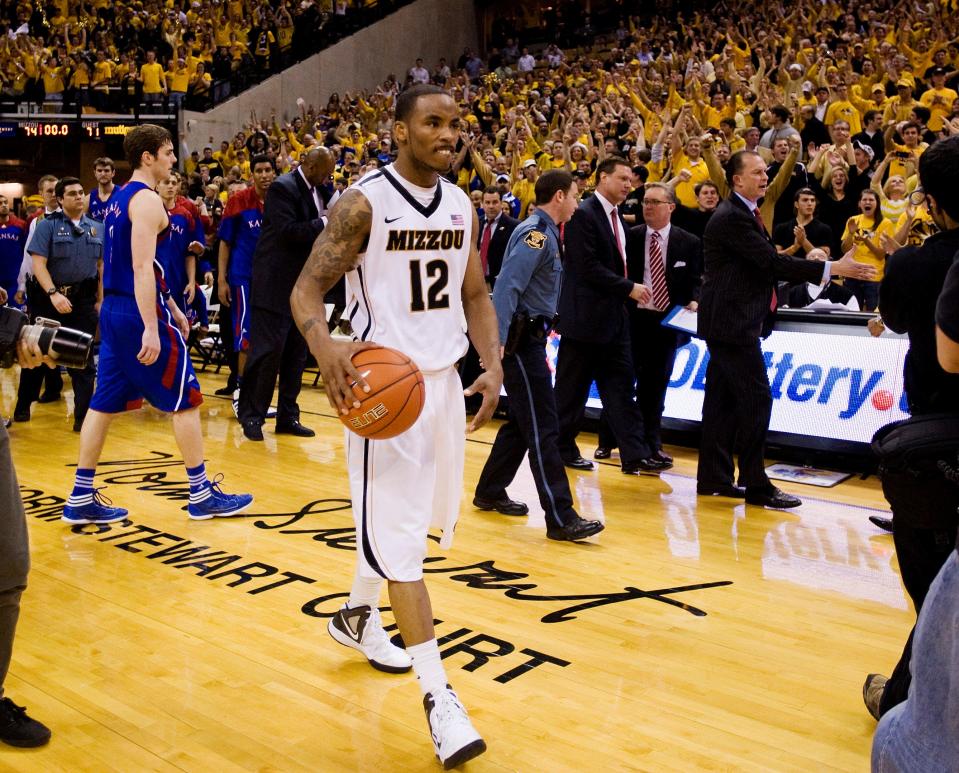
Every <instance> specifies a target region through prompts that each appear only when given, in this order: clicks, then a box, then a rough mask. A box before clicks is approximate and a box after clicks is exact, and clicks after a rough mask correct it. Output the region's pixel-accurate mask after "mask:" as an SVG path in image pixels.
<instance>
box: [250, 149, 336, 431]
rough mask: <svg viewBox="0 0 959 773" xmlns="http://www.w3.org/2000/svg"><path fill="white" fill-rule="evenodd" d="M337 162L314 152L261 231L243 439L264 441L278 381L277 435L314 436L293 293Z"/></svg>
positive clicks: (266, 210)
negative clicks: (304, 405)
mask: <svg viewBox="0 0 959 773" xmlns="http://www.w3.org/2000/svg"><path fill="white" fill-rule="evenodd" d="M333 165H334V162H333V155H332V154H331V153H330V151H329V150H327V149H326V148H323V147H317V148H314V149H312V150H311V151H309V152H308V153H307V154H306V155H305V156H304V158H303V159H302V162H301V163H300V166H299V168H298V169H296V171H293V172H290V173H289V174H284V175H281V176H280V177H277V178H276V180H274V181H273V184H272V185H271V186H270V188H269V190H268V193H267V196H266V199H265V201H264V202H263V226H262V228H263V230H262V231H261V232H260V239H259V241H258V242H257V245H256V252H255V253H254V254H253V280H252V282H251V283H250V295H251V299H250V305H251V306H252V320H251V324H250V339H251V340H250V353H249V356H248V359H247V363H246V369H245V370H244V373H243V389H241V390H240V406H239V413H238V417H239V419H240V423H241V424H242V425H243V434H244V435H246V437H247V438H249V439H250V440H263V429H262V427H263V422H264V420H265V419H266V414H267V411H268V410H269V407H270V401H271V400H272V398H273V389H274V387H275V386H276V379H277V374H279V377H280V393H279V401H278V403H277V410H276V432H277V433H278V434H290V435H296V436H298V437H313V435H315V434H316V433H315V432H314V431H313V430H312V429H310V428H308V427H304V426H303V425H302V424H301V423H300V408H299V406H298V405H297V402H296V399H297V396H298V395H299V394H300V382H301V379H302V377H303V369H304V368H305V366H306V357H307V347H306V342H305V341H304V340H303V336H302V335H300V331H299V330H297V328H296V325H295V324H294V323H293V316H292V313H291V311H290V294H291V293H292V292H293V285H294V284H295V283H296V279H297V277H298V276H299V275H300V271H301V270H302V268H303V264H304V263H305V262H306V258H307V256H308V255H309V254H310V249H311V248H312V246H313V242H314V241H316V237H317V236H319V234H320V232H321V231H322V230H323V227H324V225H325V223H326V218H325V217H324V213H325V212H326V204H327V202H328V201H329V193H328V192H327V190H326V189H325V188H323V187H321V186H323V184H324V183H326V182H327V181H328V180H329V178H330V175H331V174H332V172H333Z"/></svg>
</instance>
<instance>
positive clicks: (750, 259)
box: [697, 150, 874, 507]
mask: <svg viewBox="0 0 959 773" xmlns="http://www.w3.org/2000/svg"><path fill="white" fill-rule="evenodd" d="M726 179H727V182H728V183H729V187H730V188H731V189H732V191H733V192H732V193H731V194H730V196H729V198H728V199H726V201H724V202H723V203H722V204H720V205H719V206H718V207H717V208H716V214H714V215H713V216H712V218H711V219H710V221H709V224H708V225H707V226H706V233H705V236H704V238H703V247H704V257H705V261H704V262H705V273H704V276H703V287H702V291H701V293H700V305H699V336H700V337H701V338H703V339H705V340H706V344H707V346H708V347H709V357H710V359H709V365H708V366H707V370H706V395H705V397H704V399H703V424H702V444H701V446H700V453H699V470H698V473H697V491H698V493H700V494H705V495H721V496H729V497H736V498H740V499H741V498H745V499H746V502H747V503H749V504H755V505H764V506H767V507H798V506H799V505H801V504H802V502H801V501H800V500H799V499H798V498H797V497H794V496H791V495H790V494H786V493H785V492H783V491H780V490H779V489H778V488H776V487H775V486H773V485H772V483H770V481H769V478H768V477H766V470H765V467H764V462H763V455H764V450H765V445H766V431H767V430H768V428H769V417H770V414H771V412H772V394H771V393H770V390H769V379H768V377H767V374H766V363H765V361H764V360H763V353H762V349H761V347H760V345H759V339H760V337H763V338H765V337H766V336H768V335H769V333H770V332H772V327H773V322H774V319H775V311H776V306H777V305H778V301H777V299H776V295H775V290H776V282H777V281H778V280H780V279H785V280H788V281H792V282H816V283H819V282H825V281H827V280H828V279H829V277H830V276H831V275H835V274H839V275H842V276H851V277H855V278H864V277H865V278H868V277H870V276H874V270H873V269H872V268H871V267H870V266H866V265H864V264H862V263H857V262H856V261H854V260H853V259H852V253H849V254H848V255H846V256H844V257H843V258H842V259H841V260H838V261H835V262H830V261H828V260H822V259H821V256H820V260H801V259H798V258H792V257H789V256H786V255H781V254H780V253H779V252H778V251H777V250H776V246H775V245H774V244H773V243H772V241H771V240H770V238H769V233H768V231H767V230H766V226H765V224H764V223H763V221H762V216H761V215H760V214H759V207H758V204H757V202H758V201H759V199H761V198H762V196H763V194H764V193H765V192H766V183H767V180H768V178H767V176H766V164H765V162H764V161H763V160H762V157H761V156H760V155H759V154H758V153H754V152H752V151H747V150H742V151H739V152H738V153H735V154H734V155H733V156H732V158H730V159H729V165H728V166H727V168H726ZM813 252H815V250H813ZM806 257H807V258H810V257H817V256H816V255H813V254H812V253H811V254H809V255H807V256H806ZM734 446H736V447H738V448H739V450H740V453H739V483H740V486H743V487H744V488H740V487H737V486H735V485H734V483H733V447H734Z"/></svg>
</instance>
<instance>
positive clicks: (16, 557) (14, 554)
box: [0, 288, 53, 747]
mask: <svg viewBox="0 0 959 773" xmlns="http://www.w3.org/2000/svg"><path fill="white" fill-rule="evenodd" d="M6 295H7V293H6V290H4V289H3V288H0V303H5V302H6ZM17 361H18V362H19V363H20V366H21V367H22V368H23V369H24V370H23V372H22V374H21V375H25V374H26V373H28V372H32V371H28V370H27V368H36V366H37V365H40V364H41V363H46V364H48V365H53V361H52V360H50V359H49V358H47V357H42V356H41V354H40V348H39V347H38V346H37V345H36V343H34V344H27V343H26V342H25V341H21V342H20V343H19V344H18V345H17ZM29 570H30V545H29V542H28V540H27V519H26V515H25V514H24V512H23V500H22V499H21V498H20V486H19V484H18V483H17V474H16V472H15V471H14V469H13V458H12V456H11V455H10V437H9V435H7V430H6V429H5V428H4V427H3V425H2V423H0V741H2V742H3V743H6V744H9V745H10V746H19V747H33V746H43V744H45V743H46V742H47V741H49V740H50V730H49V729H48V728H46V727H45V726H44V725H43V724H41V723H40V722H37V721H36V720H35V719H31V718H30V717H28V716H27V713H26V709H25V708H23V707H21V706H17V705H16V704H15V703H14V702H13V701H12V700H10V699H9V698H5V697H3V682H4V680H5V679H6V676H7V670H8V669H9V668H10V656H11V654H12V652H13V636H14V633H16V629H17V618H18V617H19V615H20V595H21V594H22V593H23V591H24V589H25V588H26V586H27V574H28V572H29Z"/></svg>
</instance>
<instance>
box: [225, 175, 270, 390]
mask: <svg viewBox="0 0 959 773" xmlns="http://www.w3.org/2000/svg"><path fill="white" fill-rule="evenodd" d="M250 169H251V171H252V175H253V187H252V188H245V189H243V190H241V191H239V192H237V193H235V194H233V195H232V196H230V198H229V199H228V200H227V202H226V207H225V208H224V210H223V219H222V220H221V221H220V232H219V233H220V253H219V255H218V260H219V272H220V273H219V276H220V281H219V282H218V285H219V288H220V289H219V297H220V303H222V304H224V305H226V306H229V307H230V308H231V310H232V313H233V346H234V348H235V349H236V351H237V353H238V355H239V362H238V366H237V370H238V372H239V376H240V379H241V382H240V383H241V386H242V378H243V368H244V367H245V365H246V353H247V350H248V349H249V347H250V330H249V327H250V312H249V301H250V280H251V279H252V277H253V252H254V251H255V250H256V243H257V241H258V240H259V238H260V229H261V226H262V224H263V199H264V198H265V197H266V189H267V188H269V187H270V183H272V182H273V178H274V177H276V168H275V167H274V165H273V162H272V161H271V160H270V159H269V158H268V157H266V156H254V157H253V160H252V163H251V164H250ZM223 277H226V279H227V281H226V282H224V281H223Z"/></svg>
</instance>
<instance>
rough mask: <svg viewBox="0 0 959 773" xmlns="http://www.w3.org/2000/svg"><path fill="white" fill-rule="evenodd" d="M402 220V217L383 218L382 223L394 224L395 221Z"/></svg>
mask: <svg viewBox="0 0 959 773" xmlns="http://www.w3.org/2000/svg"><path fill="white" fill-rule="evenodd" d="M402 219H403V216H402V215H400V216H399V217H384V218H383V222H384V223H395V222H396V221H397V220H402Z"/></svg>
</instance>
